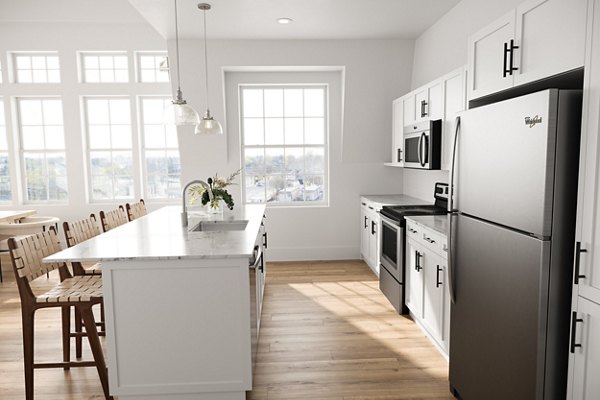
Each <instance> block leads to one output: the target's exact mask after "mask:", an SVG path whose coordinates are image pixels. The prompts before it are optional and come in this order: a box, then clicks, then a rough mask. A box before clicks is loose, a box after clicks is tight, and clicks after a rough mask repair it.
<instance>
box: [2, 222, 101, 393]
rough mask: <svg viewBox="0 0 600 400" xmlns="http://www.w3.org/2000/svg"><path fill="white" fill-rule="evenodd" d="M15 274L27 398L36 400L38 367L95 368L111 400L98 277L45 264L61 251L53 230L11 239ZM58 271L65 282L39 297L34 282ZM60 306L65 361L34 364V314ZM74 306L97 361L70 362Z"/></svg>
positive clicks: (56, 264)
mask: <svg viewBox="0 0 600 400" xmlns="http://www.w3.org/2000/svg"><path fill="white" fill-rule="evenodd" d="M8 247H9V249H10V257H11V260H12V265H13V271H14V273H15V278H16V281H17V287H18V289H19V296H20V298H21V313H22V326H23V353H24V359H23V363H24V369H25V399H26V400H33V392H34V390H33V388H34V385H33V371H34V369H36V368H64V369H69V368H70V367H90V366H95V367H96V369H97V370H98V375H99V376H100V382H101V383H102V389H103V390H104V397H105V398H106V399H109V400H110V399H112V396H110V394H109V392H108V373H107V370H106V363H105V361H104V354H103V353H102V346H101V344H100V339H99V337H98V331H97V330H96V323H95V321H94V314H93V313H92V306H93V305H95V304H100V303H101V302H102V299H103V293H102V280H101V279H100V277H99V276H96V275H84V276H71V274H70V272H69V270H68V268H67V266H66V264H65V263H54V264H42V259H43V258H44V257H47V256H49V255H51V254H54V253H56V252H58V251H60V250H62V249H61V245H60V241H59V240H58V237H57V235H56V231H55V230H54V229H50V230H48V231H46V232H41V233H37V234H34V235H31V236H27V237H25V238H22V239H20V240H15V238H10V239H8ZM55 269H58V271H59V274H60V275H61V280H62V282H61V283H59V284H58V285H56V286H55V287H54V288H52V289H50V290H49V291H48V292H46V293H44V294H41V295H36V294H34V292H33V290H32V288H31V285H30V283H31V281H33V280H34V279H36V278H38V277H39V276H41V275H43V274H45V273H47V272H49V271H53V270H55ZM49 307H60V308H61V311H62V327H63V335H62V336H63V362H55V363H35V361H34V342H35V341H34V321H35V312H36V311H37V310H38V309H40V308H49ZM71 307H75V309H76V310H78V312H79V313H80V314H81V317H82V318H83V322H84V324H85V329H86V332H87V337H88V340H89V343H90V347H91V349H92V354H93V355H94V361H71V360H70V357H69V354H70V352H69V346H70V339H69V334H68V330H69V323H70V309H71Z"/></svg>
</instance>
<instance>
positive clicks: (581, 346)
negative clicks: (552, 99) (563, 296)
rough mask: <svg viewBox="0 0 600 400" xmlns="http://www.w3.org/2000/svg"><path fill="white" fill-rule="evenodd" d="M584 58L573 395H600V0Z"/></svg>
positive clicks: (587, 398) (593, 398)
mask: <svg viewBox="0 0 600 400" xmlns="http://www.w3.org/2000/svg"><path fill="white" fill-rule="evenodd" d="M589 17H590V19H592V18H593V25H590V27H589V28H588V35H587V41H588V42H587V50H588V51H587V53H586V63H585V78H584V85H585V88H586V89H587V90H585V92H584V109H583V112H584V115H583V123H582V139H581V140H582V142H581V161H580V175H579V196H578V201H579V202H578V210H577V214H578V215H577V234H576V235H577V237H576V241H577V244H576V251H577V250H578V251H577V254H576V256H575V271H574V275H575V277H574V285H573V316H572V321H571V343H570V347H571V348H570V350H571V358H570V364H569V388H568V396H567V398H568V399H569V400H597V399H600V375H599V371H600V163H599V157H600V151H599V145H600V141H599V135H600V0H595V1H594V2H593V4H590V12H589Z"/></svg>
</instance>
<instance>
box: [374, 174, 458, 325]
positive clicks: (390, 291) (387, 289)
mask: <svg viewBox="0 0 600 400" xmlns="http://www.w3.org/2000/svg"><path fill="white" fill-rule="evenodd" d="M434 197H435V204H431V205H412V206H411V205H406V206H384V207H383V208H382V209H381V211H380V214H381V229H380V235H381V240H380V243H381V268H380V271H379V289H380V290H381V291H382V292H383V294H384V295H385V296H386V297H387V299H388V300H389V301H390V303H392V305H393V306H394V308H395V309H396V310H397V311H398V312H399V313H400V314H408V309H407V308H406V305H405V304H404V246H405V243H406V239H405V237H406V235H405V232H404V229H405V226H406V221H405V219H404V217H406V216H410V215H439V214H446V213H447V212H448V184H446V183H440V182H438V183H436V184H435V191H434Z"/></svg>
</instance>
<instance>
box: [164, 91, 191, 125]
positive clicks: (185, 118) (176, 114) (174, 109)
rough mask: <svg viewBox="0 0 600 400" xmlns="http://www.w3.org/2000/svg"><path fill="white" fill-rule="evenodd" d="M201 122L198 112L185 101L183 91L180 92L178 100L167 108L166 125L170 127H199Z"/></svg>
mask: <svg viewBox="0 0 600 400" xmlns="http://www.w3.org/2000/svg"><path fill="white" fill-rule="evenodd" d="M199 122H200V116H199V115H198V112H197V111H196V110H194V109H193V108H192V107H191V106H189V105H188V104H187V102H186V101H185V100H183V96H182V94H181V90H178V91H177V98H176V99H175V100H173V101H172V102H171V104H169V105H168V106H167V107H166V108H165V111H164V123H165V124H168V125H197V124H198V123H199Z"/></svg>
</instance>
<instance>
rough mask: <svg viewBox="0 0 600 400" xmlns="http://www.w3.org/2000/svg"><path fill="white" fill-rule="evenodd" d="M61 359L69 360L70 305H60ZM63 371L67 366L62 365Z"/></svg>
mask: <svg viewBox="0 0 600 400" xmlns="http://www.w3.org/2000/svg"><path fill="white" fill-rule="evenodd" d="M60 309H61V317H62V348H63V361H64V362H69V361H71V336H70V334H71V307H61V308H60ZM63 369H64V370H65V371H67V370H68V369H70V367H69V366H66V367H63Z"/></svg>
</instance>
